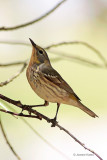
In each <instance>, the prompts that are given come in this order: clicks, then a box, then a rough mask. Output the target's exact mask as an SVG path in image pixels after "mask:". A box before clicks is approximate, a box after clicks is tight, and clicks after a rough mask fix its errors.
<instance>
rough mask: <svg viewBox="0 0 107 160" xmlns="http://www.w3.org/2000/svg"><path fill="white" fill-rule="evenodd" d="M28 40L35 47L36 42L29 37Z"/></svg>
mask: <svg viewBox="0 0 107 160" xmlns="http://www.w3.org/2000/svg"><path fill="white" fill-rule="evenodd" d="M29 40H30V42H31V44H32V46H33V47H35V48H36V44H35V43H34V42H33V41H32V39H30V38H29Z"/></svg>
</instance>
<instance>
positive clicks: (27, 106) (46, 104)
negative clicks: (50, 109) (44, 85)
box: [20, 101, 49, 114]
mask: <svg viewBox="0 0 107 160" xmlns="http://www.w3.org/2000/svg"><path fill="white" fill-rule="evenodd" d="M48 105H49V102H48V101H45V102H44V104H39V105H24V107H23V108H22V111H21V113H20V114H22V112H23V111H24V110H25V109H26V108H32V107H46V106H48ZM29 114H31V113H30V112H29Z"/></svg>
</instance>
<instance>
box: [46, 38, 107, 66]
mask: <svg viewBox="0 0 107 160" xmlns="http://www.w3.org/2000/svg"><path fill="white" fill-rule="evenodd" d="M71 44H72V45H73V44H81V45H84V46H86V47H88V48H89V49H91V50H92V51H94V52H95V53H96V54H97V55H98V57H99V58H100V59H101V60H102V61H103V63H104V64H105V67H107V61H106V60H105V58H104V57H103V56H102V54H101V52H100V51H99V50H97V49H96V48H94V47H93V46H91V45H90V44H88V43H86V42H83V41H72V42H60V43H57V44H52V45H49V46H47V47H45V49H50V48H53V47H58V46H62V45H71Z"/></svg>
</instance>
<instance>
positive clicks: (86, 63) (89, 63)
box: [51, 51, 105, 68]
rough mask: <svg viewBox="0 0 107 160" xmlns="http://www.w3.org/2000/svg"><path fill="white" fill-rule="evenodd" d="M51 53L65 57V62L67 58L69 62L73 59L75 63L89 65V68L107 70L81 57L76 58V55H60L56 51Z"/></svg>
mask: <svg viewBox="0 0 107 160" xmlns="http://www.w3.org/2000/svg"><path fill="white" fill-rule="evenodd" d="M51 53H52V54H55V55H57V56H60V57H63V58H64V60H65V58H66V59H67V60H69V61H71V59H72V61H74V62H76V63H80V64H82V65H83V64H84V65H87V66H92V67H97V68H105V67H104V65H101V64H98V63H96V62H93V61H90V60H88V59H86V58H81V57H79V56H74V55H70V54H66V53H62V52H61V53H59V52H56V51H54V52H53V51H52V52H51Z"/></svg>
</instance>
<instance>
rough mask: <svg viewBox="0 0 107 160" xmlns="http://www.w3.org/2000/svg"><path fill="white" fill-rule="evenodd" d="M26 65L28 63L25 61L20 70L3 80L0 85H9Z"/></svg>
mask: <svg viewBox="0 0 107 160" xmlns="http://www.w3.org/2000/svg"><path fill="white" fill-rule="evenodd" d="M26 66H27V63H24V64H23V67H22V68H21V70H20V71H18V72H17V73H16V74H15V75H14V76H12V77H10V78H9V79H8V80H6V81H4V82H1V83H0V87H2V86H4V85H7V84H8V83H10V82H12V81H13V80H14V79H15V78H17V77H18V76H19V75H20V74H21V73H22V72H23V71H24V69H25V68H26Z"/></svg>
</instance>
